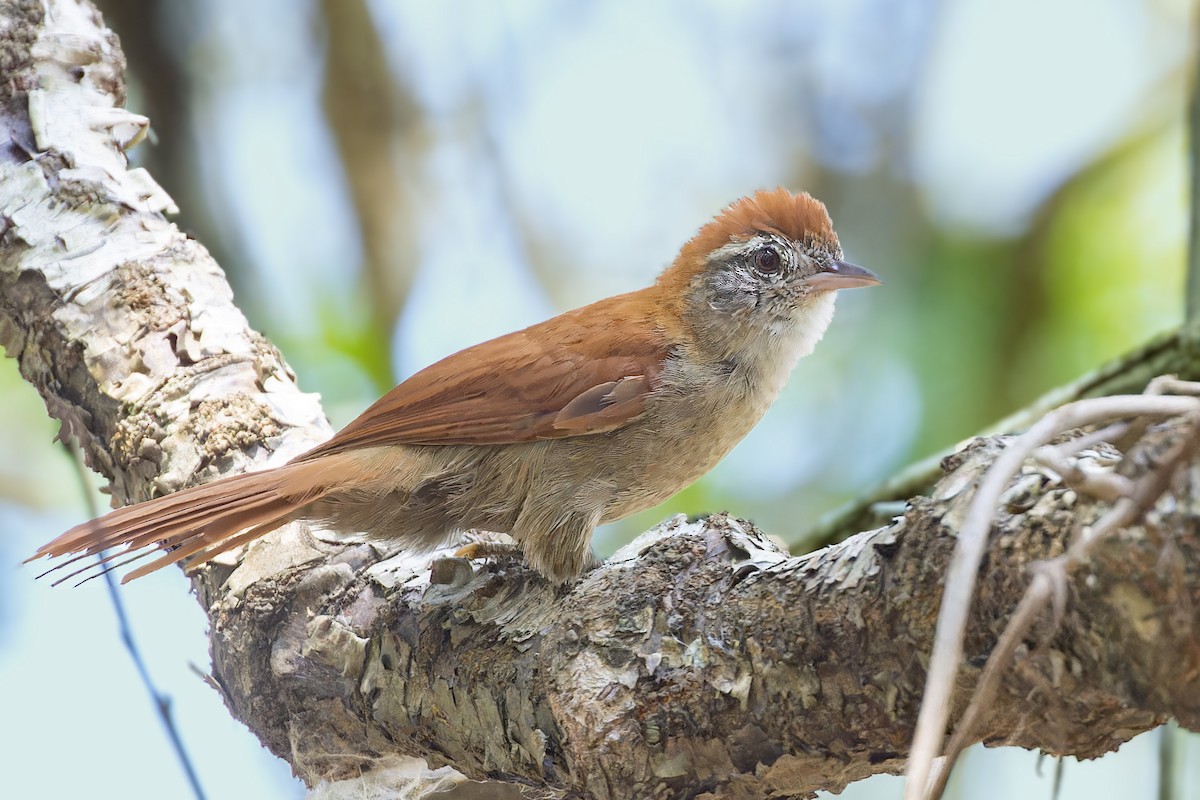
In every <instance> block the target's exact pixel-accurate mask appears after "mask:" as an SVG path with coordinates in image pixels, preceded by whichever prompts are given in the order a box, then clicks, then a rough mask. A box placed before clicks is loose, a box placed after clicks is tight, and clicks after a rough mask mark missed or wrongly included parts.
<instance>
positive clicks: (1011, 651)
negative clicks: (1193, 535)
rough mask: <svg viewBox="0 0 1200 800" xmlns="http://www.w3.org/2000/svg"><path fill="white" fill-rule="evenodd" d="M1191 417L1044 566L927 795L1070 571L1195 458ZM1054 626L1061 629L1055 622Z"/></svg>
mask: <svg viewBox="0 0 1200 800" xmlns="http://www.w3.org/2000/svg"><path fill="white" fill-rule="evenodd" d="M1114 399H1116V398H1114ZM1188 416H1189V419H1188V420H1187V421H1186V422H1185V426H1186V428H1187V432H1186V433H1185V434H1184V435H1183V436H1182V437H1181V438H1180V441H1179V442H1178V444H1176V445H1175V447H1174V448H1172V450H1171V451H1170V453H1169V454H1168V455H1167V456H1165V457H1164V458H1163V459H1162V463H1161V464H1159V465H1158V466H1157V467H1156V468H1155V469H1153V470H1151V471H1150V472H1148V473H1147V474H1146V475H1144V476H1143V477H1142V478H1141V479H1140V480H1139V481H1137V482H1136V483H1135V484H1133V485H1132V490H1131V491H1130V492H1129V495H1128V496H1127V497H1122V498H1120V499H1119V500H1117V502H1116V503H1115V504H1114V505H1113V507H1112V508H1110V509H1109V510H1108V512H1106V513H1105V514H1104V516H1102V517H1101V518H1100V520H1098V521H1097V522H1096V524H1095V525H1093V526H1091V528H1090V529H1089V530H1086V531H1084V532H1082V533H1081V534H1080V535H1079V536H1078V537H1077V538H1076V540H1075V541H1074V542H1073V543H1072V544H1071V546H1070V548H1068V550H1067V552H1066V553H1065V554H1063V555H1062V556H1060V557H1059V558H1056V559H1054V560H1052V561H1049V562H1046V563H1044V564H1042V565H1041V568H1040V569H1039V570H1038V572H1037V574H1035V576H1034V578H1033V581H1032V582H1031V583H1030V585H1029V587H1028V588H1027V589H1026V590H1025V594H1024V596H1022V598H1021V602H1020V603H1019V604H1018V606H1017V610H1016V611H1015V612H1014V613H1013V617H1012V619H1011V620H1010V621H1009V623H1008V625H1006V626H1005V628H1004V631H1003V633H1002V634H1001V636H1000V640H999V642H998V643H997V645H996V647H995V648H994V649H993V650H992V653H991V655H990V656H989V657H988V660H987V663H986V664H985V666H984V669H983V674H982V675H981V676H980V678H979V683H978V684H977V685H976V689H975V692H974V694H973V696H972V698H971V702H970V704H969V705H968V706H967V710H966V711H965V712H964V713H963V715H962V718H961V719H960V720H959V722H958V725H957V726H956V727H955V731H954V735H953V736H952V737H951V739H950V742H949V744H948V745H947V747H946V759H945V761H944V762H943V767H942V768H941V769H940V770H938V771H937V772H936V773H935V775H934V777H933V780H932V781H931V783H930V790H929V795H928V796H930V797H940V796H941V794H942V792H943V791H945V788H946V783H947V781H948V780H949V777H950V772H951V770H952V769H953V767H954V763H955V761H956V760H957V758H958V755H959V754H960V753H961V752H962V751H963V749H964V748H966V747H967V746H968V745H969V744H970V743H971V740H972V739H973V736H974V732H975V729H976V727H977V725H978V723H979V722H980V720H981V719H982V716H983V712H984V709H986V708H989V707H991V704H992V701H993V700H994V699H995V697H996V695H997V694H998V693H999V690H1000V683H1001V680H1002V679H1003V677H1004V675H1005V672H1006V670H1007V669H1008V667H1009V665H1011V664H1012V661H1013V657H1014V655H1015V653H1016V650H1017V647H1018V646H1019V645H1020V643H1021V642H1022V641H1024V639H1025V636H1026V634H1027V633H1028V632H1029V630H1030V628H1032V627H1033V624H1034V622H1035V621H1036V620H1037V619H1038V618H1039V617H1040V616H1041V614H1042V612H1043V611H1044V610H1045V608H1046V605H1047V604H1048V603H1049V602H1050V601H1051V600H1054V601H1055V602H1056V605H1059V606H1061V604H1062V602H1063V597H1064V596H1065V585H1066V581H1067V578H1068V576H1069V573H1070V571H1071V570H1072V569H1073V568H1074V567H1076V566H1079V565H1080V564H1083V563H1085V562H1086V560H1087V558H1088V556H1089V555H1090V553H1091V550H1092V549H1093V548H1094V547H1095V545H1096V543H1097V542H1100V541H1102V540H1103V539H1104V538H1105V537H1107V536H1109V535H1110V534H1112V533H1113V532H1115V531H1118V530H1120V529H1122V528H1125V527H1128V526H1129V525H1133V524H1135V523H1136V522H1137V521H1138V520H1140V519H1141V518H1142V517H1144V516H1145V514H1146V512H1147V511H1149V510H1150V508H1152V507H1153V506H1154V504H1155V503H1156V502H1158V499H1159V498H1160V497H1161V496H1162V494H1163V492H1165V491H1166V490H1167V487H1168V486H1170V483H1171V479H1172V478H1173V477H1174V475H1175V473H1176V472H1177V471H1178V469H1179V467H1180V466H1181V465H1182V464H1185V463H1187V462H1188V461H1190V460H1191V459H1192V458H1194V457H1195V456H1196V453H1197V450H1200V410H1193V411H1192V413H1190V414H1189V415H1188ZM978 499H979V496H978V495H976V498H975V500H978ZM973 502H974V500H973ZM993 507H994V504H993ZM1061 614H1062V611H1061V608H1060V610H1059V611H1058V613H1057V614H1056V617H1061ZM1054 627H1055V628H1057V619H1056V621H1055V626H1054Z"/></svg>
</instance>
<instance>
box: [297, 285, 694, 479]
mask: <svg viewBox="0 0 1200 800" xmlns="http://www.w3.org/2000/svg"><path fill="white" fill-rule="evenodd" d="M652 310H653V308H652V306H651V305H650V304H648V303H645V302H640V298H639V299H634V298H633V297H631V296H629V295H623V296H620V297H613V298H609V299H607V300H602V301H600V302H599V303H595V304H593V305H591V306H587V307H585V308H581V309H577V310H576V311H570V312H567V313H566V314H563V315H561V316H558V317H555V318H554V319H551V320H547V321H546V322H542V323H539V324H537V325H534V326H532V327H529V328H526V329H524V330H521V331H517V332H515V333H510V334H507V335H505V336H501V337H499V338H497V339H492V340H490V341H487V342H484V343H482V344H478V345H475V346H474V347H470V348H467V349H466V350H462V351H460V352H458V353H455V354H454V355H451V356H448V357H447V358H445V359H442V360H441V361H439V362H437V363H436V364H433V365H431V366H429V367H427V368H425V369H423V370H421V371H420V372H418V373H416V374H415V375H413V376H412V377H411V378H409V379H408V380H406V381H404V382H403V383H401V384H400V385H399V386H397V387H396V388H395V389H392V390H391V391H390V392H388V393H387V394H386V395H384V396H383V397H382V398H381V399H380V400H379V401H378V402H376V403H375V404H374V405H372V406H371V407H370V408H368V409H367V410H366V411H364V412H363V413H362V415H361V416H359V417H358V418H357V419H355V420H354V421H353V422H351V423H350V424H349V425H347V426H346V427H345V428H343V429H342V430H341V431H340V432H339V433H338V434H337V435H336V436H334V437H333V438H332V439H330V440H329V441H328V442H326V443H325V444H323V445H321V446H319V447H317V448H316V449H314V450H311V451H309V452H308V453H307V454H305V455H304V456H302V457H301V460H309V459H312V458H317V457H321V456H326V455H329V454H331V453H339V452H344V451H347V450H352V449H358V448H363V447H377V446H383V445H392V444H429V445H445V444H509V443H515V442H528V441H534V440H537V439H556V438H561V437H566V436H582V435H588V434H594V433H600V432H603V431H610V430H615V429H617V428H620V427H622V426H624V425H625V424H627V423H628V422H630V421H631V420H633V419H635V418H637V417H638V416H639V415H640V414H641V413H642V412H643V410H644V408H645V403H646V399H647V397H648V396H649V395H650V394H651V393H653V391H654V390H655V388H656V387H657V385H658V380H659V377H660V375H661V373H662V369H663V364H664V362H665V361H666V359H667V357H668V356H669V354H670V351H671V342H670V340H669V337H668V335H667V333H666V332H665V331H664V330H663V329H662V328H661V327H659V326H657V325H655V324H654V322H653V319H652V317H651V316H650V314H651V312H652Z"/></svg>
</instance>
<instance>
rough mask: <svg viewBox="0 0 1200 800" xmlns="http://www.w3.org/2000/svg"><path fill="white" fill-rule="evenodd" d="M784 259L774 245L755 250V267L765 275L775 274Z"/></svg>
mask: <svg viewBox="0 0 1200 800" xmlns="http://www.w3.org/2000/svg"><path fill="white" fill-rule="evenodd" d="M782 264H783V262H782V259H780V258H779V253H778V252H777V251H776V250H775V248H773V247H763V248H760V249H758V250H755V251H754V268H755V269H756V270H758V271H759V272H761V273H762V274H764V275H774V274H775V273H776V272H779V268H780V267H781V266H782Z"/></svg>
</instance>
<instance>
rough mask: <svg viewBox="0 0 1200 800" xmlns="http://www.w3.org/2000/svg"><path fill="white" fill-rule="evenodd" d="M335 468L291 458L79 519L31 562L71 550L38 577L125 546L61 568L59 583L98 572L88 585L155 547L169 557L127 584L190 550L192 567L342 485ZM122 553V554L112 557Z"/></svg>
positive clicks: (129, 577)
mask: <svg viewBox="0 0 1200 800" xmlns="http://www.w3.org/2000/svg"><path fill="white" fill-rule="evenodd" d="M331 466H333V465H330V464H324V465H323V464H321V463H320V462H299V463H292V464H286V465H284V466H282V467H279V468H277V469H270V470H264V471H262V472H250V473H245V474H242V475H234V476H231V477H228V478H223V479H221V480H218V481H213V482H212V483H206V484H204V485H202V486H196V487H193V488H191V489H184V490H183V491H181V492H175V493H174V494H170V495H167V496H165V497H160V498H156V499H154V500H149V501H147V502H145V503H138V504H137V505H132V506H125V507H124V508H118V509H116V510H115V511H111V512H109V513H108V514H106V515H105V516H103V517H100V518H99V519H94V520H91V521H89V522H84V523H82V524H80V525H76V526H75V527H74V528H71V529H70V530H69V531H67V532H66V533H64V534H62V535H61V536H59V537H58V538H57V539H55V540H54V541H52V542H49V543H48V544H45V545H43V546H42V547H41V548H39V549H38V551H37V552H36V553H34V554H33V556H32V557H30V558H29V559H28V561H33V560H35V559H38V558H41V557H43V556H50V557H52V558H58V557H62V556H72V557H71V558H68V559H66V560H64V561H62V562H60V563H58V564H56V565H55V566H53V567H51V568H50V569H48V570H47V571H46V572H44V573H42V575H39V576H38V577H39V578H40V577H42V576H43V575H51V574H54V573H56V572H58V571H59V570H61V569H62V568H64V567H67V566H69V565H71V564H74V563H76V562H78V561H79V560H80V559H84V558H87V557H88V556H92V555H96V554H99V553H102V552H103V551H106V550H110V549H112V548H120V549H118V550H116V552H113V553H107V554H105V556H104V558H103V559H100V560H97V561H91V562H90V563H88V564H87V565H86V566H84V567H82V568H79V569H76V570H75V571H74V572H69V573H66V574H62V575H61V577H59V579H58V580H56V581H55V583H56V584H57V583H61V582H62V581H64V580H67V579H69V578H72V577H76V576H79V575H86V573H88V572H92V571H93V570H96V571H95V572H94V573H93V574H91V575H89V576H86V577H84V578H82V580H81V581H80V582H81V583H82V582H83V581H87V580H90V579H91V578H94V577H97V576H99V575H102V574H104V573H105V572H107V571H110V570H112V569H115V568H117V567H120V566H123V565H125V564H128V563H130V562H132V561H137V560H140V559H142V558H144V557H146V556H149V555H154V554H155V553H161V554H162V555H161V556H160V557H159V558H157V559H155V560H154V561H151V562H150V563H148V564H145V565H143V566H141V567H139V568H138V569H136V570H134V571H132V572H131V573H129V575H127V576H126V577H125V578H124V579H123V580H122V583H124V582H127V581H129V580H132V579H134V578H138V577H141V576H142V575H146V574H148V573H150V572H153V571H155V570H157V569H161V568H162V567H165V566H167V565H168V564H174V563H175V562H177V561H182V560H183V559H185V558H188V557H189V556H192V557H193V558H192V559H191V561H190V562H189V564H188V566H189V568H190V567H195V566H199V565H200V564H203V563H205V562H207V561H209V560H210V559H212V558H213V557H215V556H217V555H219V554H221V553H223V552H225V551H226V550H229V549H232V548H233V547H237V546H239V545H242V544H245V543H246V542H249V541H251V540H253V539H255V538H257V537H259V536H262V535H264V534H266V533H269V532H270V531H272V530H274V529H276V528H278V527H279V526H280V525H283V524H284V523H285V522H287V521H288V520H289V519H291V518H292V517H293V515H294V514H295V513H296V512H297V511H299V510H300V509H301V508H303V507H304V506H306V505H308V504H309V503H311V502H312V501H313V500H316V499H318V498H320V497H323V496H324V495H326V494H328V493H329V492H331V491H333V490H335V489H337V488H339V486H341V485H342V484H343V483H344V482H345V479H346V476H347V474H348V472H349V470H345V469H340V470H339V469H330V467H331ZM343 466H344V465H343ZM124 556H128V558H122V557H124ZM118 558H120V559H121V560H119V561H116V562H115V563H110V562H113V561H114V559H118ZM28 561H27V563H28Z"/></svg>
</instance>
